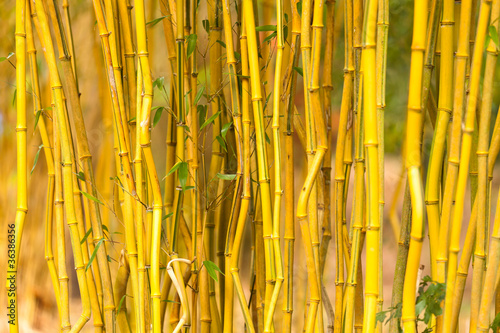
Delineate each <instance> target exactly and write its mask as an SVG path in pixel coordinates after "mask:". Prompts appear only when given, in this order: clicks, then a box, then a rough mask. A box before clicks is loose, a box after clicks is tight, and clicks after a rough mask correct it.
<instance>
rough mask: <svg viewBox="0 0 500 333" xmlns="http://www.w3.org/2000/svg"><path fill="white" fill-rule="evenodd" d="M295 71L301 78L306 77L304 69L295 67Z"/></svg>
mask: <svg viewBox="0 0 500 333" xmlns="http://www.w3.org/2000/svg"><path fill="white" fill-rule="evenodd" d="M293 69H294V70H295V71H296V72H297V73H299V74H300V76H304V70H303V69H302V67H295V66H294V67H293Z"/></svg>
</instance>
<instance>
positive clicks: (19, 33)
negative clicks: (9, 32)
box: [15, 32, 26, 38]
mask: <svg viewBox="0 0 500 333" xmlns="http://www.w3.org/2000/svg"><path fill="white" fill-rule="evenodd" d="M15 36H16V37H24V38H26V34H25V33H24V32H16V33H15Z"/></svg>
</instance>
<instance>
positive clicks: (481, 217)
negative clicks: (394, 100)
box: [453, 0, 500, 332]
mask: <svg viewBox="0 0 500 333" xmlns="http://www.w3.org/2000/svg"><path fill="white" fill-rule="evenodd" d="M483 5H484V7H483ZM483 9H484V10H483ZM499 10H500V1H497V0H496V1H493V6H492V5H491V3H485V2H482V3H481V9H480V12H479V21H478V28H477V32H476V41H475V44H474V53H473V57H472V64H471V77H470V85H469V100H468V103H467V111H466V115H465V129H464V135H463V138H462V149H463V150H462V152H461V155H460V158H461V161H460V171H461V169H462V167H464V168H466V166H467V164H468V163H467V164H464V163H463V161H462V156H463V155H465V156H466V157H468V156H470V154H471V147H472V146H473V145H472V133H473V131H474V128H475V122H476V107H477V99H478V97H479V86H480V80H481V74H480V72H481V67H482V61H483V51H484V43H485V39H486V34H487V33H488V34H489V32H488V31H489V27H488V25H489V24H491V25H493V27H494V28H495V29H496V30H497V31H498V23H497V21H498V18H499V14H500V13H499ZM490 12H491V13H490ZM496 52H497V50H496V46H494V44H489V46H488V48H487V55H486V67H485V70H486V71H485V74H484V81H483V99H482V103H481V106H480V107H481V111H480V118H479V128H478V129H479V133H478V145H477V152H476V155H477V161H478V181H477V197H476V198H475V202H477V203H478V207H477V226H476V228H477V231H476V242H475V249H474V270H473V275H472V291H471V292H472V295H471V321H470V331H471V332H476V329H477V326H478V317H479V308H480V306H481V302H482V301H481V294H482V290H483V279H484V272H485V265H486V255H487V253H486V250H487V245H486V239H487V234H488V232H487V231H486V227H487V223H486V221H487V219H488V218H487V214H488V215H489V209H488V208H487V188H488V181H487V172H488V170H487V168H488V141H489V128H490V119H491V102H492V84H493V78H494V75H495V65H496V55H495V53H496ZM471 99H474V101H472V100H471ZM464 150H465V151H464ZM460 171H459V176H458V177H459V178H458V183H457V193H456V197H455V211H454V214H453V220H454V223H455V216H456V214H457V213H459V214H460V215H461V213H462V211H463V207H461V206H459V205H460V204H461V203H462V202H463V196H464V194H463V192H465V187H466V182H467V174H466V175H464V176H463V177H462V178H463V179H461V177H460ZM468 171H469V170H467V169H466V170H465V171H464V172H468ZM462 188H463V189H462ZM459 195H460V196H459ZM457 220H459V221H457V222H456V223H457V225H458V224H459V223H460V222H461V220H460V219H458V217H457ZM457 229H458V231H457V232H459V231H460V229H459V227H458V228H457ZM457 248H459V247H457ZM488 304H489V303H488Z"/></svg>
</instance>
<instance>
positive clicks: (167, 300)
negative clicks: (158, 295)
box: [161, 299, 181, 304]
mask: <svg viewBox="0 0 500 333" xmlns="http://www.w3.org/2000/svg"><path fill="white" fill-rule="evenodd" d="M161 301H162V302H167V303H175V304H181V303H180V302H176V301H172V300H169V299H162V300H161Z"/></svg>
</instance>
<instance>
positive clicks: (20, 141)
mask: <svg viewBox="0 0 500 333" xmlns="http://www.w3.org/2000/svg"><path fill="white" fill-rule="evenodd" d="M25 12H26V1H25V0H16V28H15V44H16V58H17V61H16V86H17V98H16V115H17V119H16V150H17V161H16V166H17V204H16V217H15V226H14V228H13V229H14V235H13V236H10V234H9V237H8V239H9V250H8V255H9V261H8V267H6V268H7V269H6V271H7V280H6V289H7V299H8V302H9V306H11V304H12V305H13V308H14V311H13V312H14V313H13V317H9V320H12V322H11V323H9V330H10V332H19V322H18V320H19V312H18V298H17V286H18V284H17V269H18V264H19V251H20V248H21V240H22V235H23V231H24V222H25V221H26V214H27V213H28V177H27V176H28V164H27V158H28V156H27V125H26V14H25ZM11 245H12V246H11ZM9 311H10V310H9Z"/></svg>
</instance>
